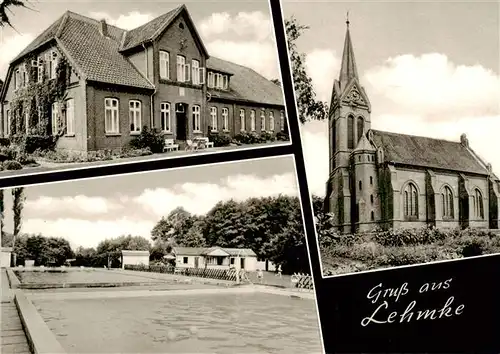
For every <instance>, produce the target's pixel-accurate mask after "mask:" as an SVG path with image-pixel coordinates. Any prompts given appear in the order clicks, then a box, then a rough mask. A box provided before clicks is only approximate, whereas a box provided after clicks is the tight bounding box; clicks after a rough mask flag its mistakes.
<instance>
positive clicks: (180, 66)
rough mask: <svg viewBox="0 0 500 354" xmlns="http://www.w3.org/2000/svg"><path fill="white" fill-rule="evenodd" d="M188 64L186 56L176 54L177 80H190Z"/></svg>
mask: <svg viewBox="0 0 500 354" xmlns="http://www.w3.org/2000/svg"><path fill="white" fill-rule="evenodd" d="M190 74H191V72H190V70H189V64H186V58H185V57H183V56H182V55H178V56H177V81H179V82H187V81H189V80H190Z"/></svg>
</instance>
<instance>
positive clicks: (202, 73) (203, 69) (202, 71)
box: [200, 68, 205, 85]
mask: <svg viewBox="0 0 500 354" xmlns="http://www.w3.org/2000/svg"><path fill="white" fill-rule="evenodd" d="M204 84H205V68H200V85H204Z"/></svg>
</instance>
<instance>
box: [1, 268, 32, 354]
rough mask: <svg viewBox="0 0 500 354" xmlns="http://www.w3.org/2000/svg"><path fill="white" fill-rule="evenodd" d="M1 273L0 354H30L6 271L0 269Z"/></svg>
mask: <svg viewBox="0 0 500 354" xmlns="http://www.w3.org/2000/svg"><path fill="white" fill-rule="evenodd" d="M1 272H2V278H1V289H2V293H1V299H2V303H1V311H2V316H1V317H0V319H1V330H0V336H1V337H0V352H1V353H2V354H31V350H30V349H29V346H28V341H27V339H26V335H25V334H24V330H23V326H22V324H21V319H20V318H19V313H18V312H17V308H16V305H15V304H14V296H13V294H12V291H11V289H10V286H9V280H8V278H7V271H6V270H5V269H1Z"/></svg>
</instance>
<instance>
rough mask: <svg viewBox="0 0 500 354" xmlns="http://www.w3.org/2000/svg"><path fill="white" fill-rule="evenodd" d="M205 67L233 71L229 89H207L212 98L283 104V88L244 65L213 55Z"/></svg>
mask: <svg viewBox="0 0 500 354" xmlns="http://www.w3.org/2000/svg"><path fill="white" fill-rule="evenodd" d="M207 68H208V69H214V70H219V71H223V72H228V73H233V74H234V75H233V76H231V83H230V85H229V91H219V90H209V91H210V93H211V94H212V98H217V97H220V98H226V99H233V100H242V101H248V102H255V103H263V104H269V105H279V106H283V105H284V99H283V90H282V89H281V87H279V86H278V85H276V84H275V83H274V82H272V81H270V80H268V79H266V78H265V77H264V76H262V75H260V74H259V73H257V72H256V71H254V70H252V69H250V68H247V67H246V66H242V65H238V64H235V63H231V62H229V61H226V60H222V59H219V58H215V57H210V59H208V60H207Z"/></svg>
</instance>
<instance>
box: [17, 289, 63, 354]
mask: <svg viewBox="0 0 500 354" xmlns="http://www.w3.org/2000/svg"><path fill="white" fill-rule="evenodd" d="M14 303H15V305H16V308H17V311H18V313H19V318H20V319H21V323H22V325H23V328H24V333H25V334H26V338H27V340H28V345H29V347H30V349H31V351H32V353H33V354H65V353H66V350H64V348H63V347H62V345H61V343H59V341H58V340H57V338H56V336H55V334H54V333H53V332H52V331H51V330H50V328H49V327H48V326H47V324H46V323H45V321H44V320H43V318H42V316H41V315H40V314H39V313H38V311H37V309H36V308H35V305H33V303H32V302H31V300H29V299H28V298H27V297H26V296H25V294H24V293H23V292H22V290H19V289H17V290H14Z"/></svg>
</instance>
